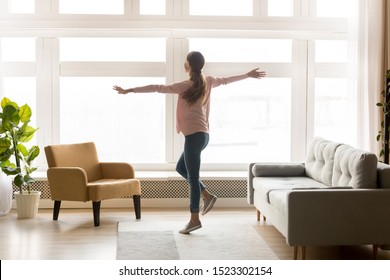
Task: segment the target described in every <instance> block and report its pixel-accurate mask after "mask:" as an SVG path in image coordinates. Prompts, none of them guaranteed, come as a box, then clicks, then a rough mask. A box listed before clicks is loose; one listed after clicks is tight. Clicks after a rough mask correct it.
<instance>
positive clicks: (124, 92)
mask: <svg viewBox="0 0 390 280" xmlns="http://www.w3.org/2000/svg"><path fill="white" fill-rule="evenodd" d="M113 89H114V90H116V91H117V92H118V93H119V94H127V93H128V91H127V90H125V89H123V88H121V87H118V86H114V87H113Z"/></svg>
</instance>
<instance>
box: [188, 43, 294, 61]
mask: <svg viewBox="0 0 390 280" xmlns="http://www.w3.org/2000/svg"><path fill="white" fill-rule="evenodd" d="M190 50H191V51H193V50H197V51H200V52H201V53H203V55H204V56H205V59H206V61H207V62H291V60H292V54H291V50H292V41H291V40H278V39H275V40H274V39H190Z"/></svg>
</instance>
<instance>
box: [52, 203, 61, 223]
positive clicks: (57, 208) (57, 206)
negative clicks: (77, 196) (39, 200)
mask: <svg viewBox="0 0 390 280" xmlns="http://www.w3.org/2000/svg"><path fill="white" fill-rule="evenodd" d="M60 208H61V200H55V201H54V208H53V220H54V221H57V220H58V215H59V214H60Z"/></svg>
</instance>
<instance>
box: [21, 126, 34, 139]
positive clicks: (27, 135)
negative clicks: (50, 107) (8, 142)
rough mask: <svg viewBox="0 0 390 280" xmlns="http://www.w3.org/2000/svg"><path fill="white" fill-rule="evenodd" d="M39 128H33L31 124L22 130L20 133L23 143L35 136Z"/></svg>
mask: <svg viewBox="0 0 390 280" xmlns="http://www.w3.org/2000/svg"><path fill="white" fill-rule="evenodd" d="M37 130H38V128H33V127H31V126H27V127H26V128H25V130H24V131H22V134H21V135H19V141H20V142H22V143H25V142H28V141H30V140H31V139H32V138H33V137H34V134H35V132H36V131H37Z"/></svg>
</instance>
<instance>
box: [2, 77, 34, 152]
mask: <svg viewBox="0 0 390 280" xmlns="http://www.w3.org/2000/svg"><path fill="white" fill-rule="evenodd" d="M2 82H3V85H2V87H3V89H4V93H5V94H4V96H5V97H7V98H9V99H11V100H12V101H15V102H16V103H18V104H19V105H24V104H26V103H27V104H28V106H30V108H31V110H32V116H31V122H30V125H31V126H33V127H36V126H37V125H36V124H37V122H36V119H37V110H36V108H37V106H36V79H35V77H4V78H2ZM15 85H17V86H15ZM4 96H1V97H0V101H1V99H3V97H4ZM35 143H36V140H35V136H34V138H33V139H32V140H31V142H29V143H28V145H35Z"/></svg>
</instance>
